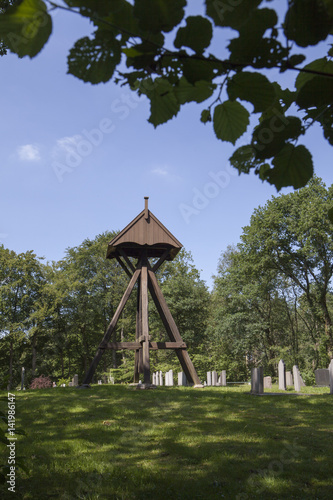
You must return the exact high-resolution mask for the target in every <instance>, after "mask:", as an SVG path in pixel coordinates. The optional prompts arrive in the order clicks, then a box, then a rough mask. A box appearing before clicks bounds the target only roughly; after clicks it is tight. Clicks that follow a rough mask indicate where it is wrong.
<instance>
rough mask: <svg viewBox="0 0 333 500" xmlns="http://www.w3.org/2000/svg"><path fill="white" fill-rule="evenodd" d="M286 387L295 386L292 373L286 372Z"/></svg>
mask: <svg viewBox="0 0 333 500" xmlns="http://www.w3.org/2000/svg"><path fill="white" fill-rule="evenodd" d="M286 385H287V387H288V385H294V381H293V374H292V373H291V372H286Z"/></svg>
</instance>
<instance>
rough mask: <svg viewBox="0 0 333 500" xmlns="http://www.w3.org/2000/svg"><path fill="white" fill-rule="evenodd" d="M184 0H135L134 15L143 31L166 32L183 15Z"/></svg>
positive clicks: (176, 23) (179, 20)
mask: <svg viewBox="0 0 333 500" xmlns="http://www.w3.org/2000/svg"><path fill="white" fill-rule="evenodd" d="M185 6H186V0H135V3H134V11H133V12H134V17H136V18H137V20H138V23H139V26H140V28H141V29H142V30H143V31H147V32H151V33H159V32H161V31H163V32H165V33H168V32H169V31H171V30H172V29H173V28H174V27H175V26H177V25H178V24H179V23H180V22H181V20H182V19H183V17H184V7H185Z"/></svg>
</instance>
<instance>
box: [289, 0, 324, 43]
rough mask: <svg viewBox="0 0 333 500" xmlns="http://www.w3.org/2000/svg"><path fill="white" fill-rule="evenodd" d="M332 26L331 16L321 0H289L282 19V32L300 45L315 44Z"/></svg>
mask: <svg viewBox="0 0 333 500" xmlns="http://www.w3.org/2000/svg"><path fill="white" fill-rule="evenodd" d="M332 27H333V18H332V17H331V15H330V14H329V11H328V9H327V6H326V4H325V2H324V1H323V0H291V2H290V7H289V10H288V12H287V14H286V17H285V20H284V33H285V35H286V37H287V38H289V40H294V42H296V43H297V45H299V46H300V47H307V46H308V45H317V43H319V42H320V41H321V40H325V39H326V37H327V36H328V35H329V33H330V31H331V30H332Z"/></svg>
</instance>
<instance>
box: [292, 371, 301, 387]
mask: <svg viewBox="0 0 333 500" xmlns="http://www.w3.org/2000/svg"><path fill="white" fill-rule="evenodd" d="M293 377H294V388H295V391H296V392H300V391H301V377H300V373H299V369H298V366H296V365H294V366H293Z"/></svg>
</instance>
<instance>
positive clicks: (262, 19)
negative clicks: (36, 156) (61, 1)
mask: <svg viewBox="0 0 333 500" xmlns="http://www.w3.org/2000/svg"><path fill="white" fill-rule="evenodd" d="M48 6H49V11H52V10H54V9H65V10H68V11H70V12H74V13H78V14H80V15H82V16H85V17H88V18H89V19H90V20H91V22H92V24H93V26H94V31H93V33H91V34H89V36H86V37H84V38H81V39H80V40H78V41H77V42H76V43H75V45H74V47H73V48H72V49H71V50H70V53H69V56H68V72H69V73H71V74H72V75H74V76H76V77H78V78H80V79H82V80H83V81H85V82H90V83H93V84H98V83H100V82H107V81H109V80H110V79H112V78H113V79H114V81H115V82H116V83H120V84H121V85H129V87H130V88H131V89H132V90H133V91H134V92H137V93H138V94H144V95H146V96H147V97H148V99H149V100H150V117H149V120H148V121H149V122H151V123H152V124H153V125H154V127H157V126H158V125H160V124H162V123H165V122H166V121H168V120H170V119H172V118H173V117H175V116H177V114H178V113H179V111H180V108H181V106H183V105H185V104H186V103H189V102H196V103H198V104H201V103H203V102H206V104H205V105H202V111H201V118H200V119H201V121H202V122H203V123H209V122H212V123H213V129H214V132H215V135H216V137H217V138H218V139H219V140H222V141H227V142H231V143H232V144H234V145H235V144H236V142H237V141H238V139H239V138H241V137H242V136H243V134H244V133H245V132H246V131H247V130H248V129H249V127H252V139H251V141H250V143H249V144H247V145H241V146H240V147H238V148H237V149H236V150H235V152H234V153H233V155H232V156H231V158H230V162H231V164H232V165H233V166H234V167H235V168H236V169H238V171H239V173H249V172H250V171H251V170H254V171H255V173H256V174H257V175H258V176H259V178H260V179H261V180H265V181H268V182H269V183H271V184H273V185H275V186H276V188H277V189H278V190H279V189H281V188H282V187H283V186H293V187H294V188H300V187H302V186H304V185H305V184H306V183H307V182H308V180H309V179H310V178H311V177H312V175H313V162H312V156H311V153H310V152H309V151H308V149H307V148H306V147H305V146H304V145H303V144H298V141H299V140H300V139H302V137H303V136H304V135H305V134H306V132H307V131H308V129H309V127H310V126H312V125H313V124H315V123H316V124H317V125H318V124H319V126H320V127H321V128H322V130H323V135H324V138H325V139H326V140H327V141H328V142H329V143H330V144H331V145H332V144H333V132H332V125H333V120H332V116H333V113H332V110H333V61H332V56H333V46H332V44H328V43H327V44H324V45H323V44H321V45H320V50H321V51H322V55H321V57H319V58H318V59H313V58H312V57H311V55H309V52H308V51H307V48H308V47H311V46H319V44H320V42H323V41H327V42H329V40H331V39H330V36H331V34H332V28H333V0H289V1H288V2H286V6H285V7H281V2H272V1H271V0H228V1H227V0H225V1H222V0H205V1H204V2H203V7H204V8H205V14H204V15H202V13H201V11H200V12H196V11H195V12H192V11H193V9H194V8H193V6H192V5H191V4H190V2H187V1H186V0H135V1H134V2H129V1H127V0H112V1H108V0H103V1H102V0H101V1H99V2H94V1H93V0H65V5H58V4H57V3H55V2H53V1H46V2H43V1H42V0H23V1H22V2H20V3H19V4H18V5H15V6H13V7H11V8H9V9H8V10H7V11H6V12H5V13H3V14H1V15H0V38H1V37H2V39H3V40H4V42H5V43H6V44H7V45H8V47H9V48H10V50H11V51H12V52H15V53H16V54H18V56H19V57H24V56H29V57H35V56H36V55H37V54H38V53H39V52H40V50H41V49H42V48H43V46H44V45H45V43H46V42H47V40H48V38H49V36H50V34H51V32H52V19H51V16H50V14H49V12H48V10H47V8H48ZM273 7H275V8H273ZM186 8H189V9H190V10H191V14H190V15H187V14H185V12H186ZM281 20H282V21H281ZM221 30H222V34H224V39H225V40H226V38H227V37H229V36H230V30H233V31H232V34H235V35H236V36H235V37H234V38H232V39H231V40H230V41H229V42H227V41H226V42H225V46H222V49H221V45H220V44H218V43H217V42H215V39H216V36H218V35H219V33H220V32H221ZM171 40H172V42H173V44H172V43H171ZM306 59H307V62H306V64H305V60H306ZM274 70H275V71H274ZM276 70H278V71H279V72H280V73H284V72H286V71H288V72H290V73H291V74H294V75H296V79H295V82H294V89H292V90H289V89H288V88H282V87H281V85H280V83H279V82H278V81H271V77H272V78H275V75H276ZM250 118H251V120H250Z"/></svg>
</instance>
